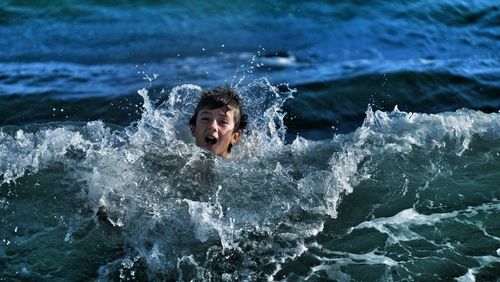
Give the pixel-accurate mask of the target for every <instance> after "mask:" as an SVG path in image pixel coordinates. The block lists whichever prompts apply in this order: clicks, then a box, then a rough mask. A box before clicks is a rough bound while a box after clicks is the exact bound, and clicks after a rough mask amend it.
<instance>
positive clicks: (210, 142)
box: [205, 136, 217, 145]
mask: <svg viewBox="0 0 500 282" xmlns="http://www.w3.org/2000/svg"><path fill="white" fill-rule="evenodd" d="M205 143H207V144H208V145H214V144H215V143H217V138H215V137H213V136H207V137H205Z"/></svg>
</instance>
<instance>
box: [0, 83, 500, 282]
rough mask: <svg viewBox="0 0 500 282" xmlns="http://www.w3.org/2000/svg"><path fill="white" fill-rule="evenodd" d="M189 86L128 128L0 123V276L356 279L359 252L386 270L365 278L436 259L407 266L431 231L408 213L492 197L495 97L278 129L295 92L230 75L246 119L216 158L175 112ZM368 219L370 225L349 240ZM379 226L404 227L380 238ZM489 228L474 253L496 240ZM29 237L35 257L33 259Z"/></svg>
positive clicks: (187, 99) (188, 99)
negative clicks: (475, 103)
mask: <svg viewBox="0 0 500 282" xmlns="http://www.w3.org/2000/svg"><path fill="white" fill-rule="evenodd" d="M200 91H201V88H200V87H198V86H196V85H183V86H179V87H176V88H174V89H173V90H172V91H171V93H169V95H168V99H167V100H166V101H165V102H164V103H162V104H160V105H158V106H155V104H154V103H152V101H151V100H150V98H149V97H148V91H147V90H145V89H143V90H141V91H139V94H140V96H142V98H143V100H144V102H143V108H142V116H141V118H140V119H139V120H138V121H137V122H135V123H133V124H130V125H128V126H126V127H116V126H112V125H109V124H106V123H103V122H100V121H92V122H88V123H48V124H33V125H25V126H8V127H6V126H4V127H2V128H1V130H0V144H1V146H0V156H1V158H0V175H1V178H0V179H1V181H2V183H3V184H2V185H1V189H0V207H1V208H0V212H1V214H2V221H3V222H4V223H5V228H3V229H2V230H1V231H0V235H1V237H2V238H5V240H4V241H3V243H2V244H0V255H1V257H2V260H3V261H4V262H5V265H6V266H7V267H6V269H5V270H2V271H3V272H2V276H4V277H10V278H12V279H14V278H20V277H29V278H40V279H42V278H43V279H51V278H56V277H66V278H68V277H70V278H71V277H73V278H74V277H81V276H82V275H83V276H84V278H83V279H89V278H94V279H95V278H97V279H101V280H114V279H148V280H157V279H160V280H164V279H180V280H187V279H202V280H211V279H214V280H220V279H225V280H228V279H229V280H232V279H247V280H262V279H282V278H286V277H288V278H293V277H302V278H306V277H309V278H313V277H317V278H321V277H323V278H327V277H329V278H335V279H337V278H341V277H344V278H346V277H351V278H352V279H354V280H357V279H360V280H362V279H363V278H362V277H360V276H359V274H358V273H366V272H360V271H357V270H358V268H357V267H359V266H360V265H367V264H368V265H373V267H376V268H377V269H382V270H383V271H382V272H380V271H374V272H370V273H371V275H373V276H371V277H372V278H374V277H375V278H377V279H381V278H383V277H387V276H386V275H396V274H388V273H397V275H404V274H405V273H406V274H408V275H410V276H414V275H421V273H428V269H429V267H431V265H432V262H433V260H432V258H427V257H422V259H421V261H422V262H428V264H424V265H423V266H422V268H418V267H417V268H415V267H411V264H412V263H415V261H414V260H413V259H408V260H404V259H402V258H401V257H400V256H401V255H404V252H403V251H401V252H400V251H397V249H396V250H393V249H391V248H392V247H391V246H394V247H403V246H402V244H404V243H405V242H410V243H412V242H418V239H419V238H421V237H425V238H427V237H426V236H429V235H426V234H427V233H425V232H427V231H426V230H423V231H420V230H414V229H413V226H417V227H418V226H423V227H426V226H431V227H432V226H436V225H438V224H440V222H441V221H440V220H447V219H449V218H451V216H447V215H454V214H455V213H456V214H457V215H460V214H463V212H462V211H464V210H468V208H467V207H468V206H477V207H481V205H485V207H489V206H491V205H493V207H496V205H497V203H496V201H497V200H495V199H498V198H499V197H500V194H498V193H499V191H498V189H495V188H494V187H496V186H495V185H496V184H495V183H497V182H498V177H499V175H498V163H500V162H499V158H500V155H499V150H500V143H499V140H500V135H499V132H500V131H499V130H498V129H499V127H500V113H498V112H496V113H484V112H481V111H475V110H468V109H462V110H458V111H455V112H444V113H436V114H425V113H414V112H402V111H399V110H398V109H397V108H396V109H394V110H393V111H390V112H385V111H373V110H371V109H368V110H367V111H366V114H365V115H366V116H365V118H364V122H363V124H362V125H361V126H359V127H358V128H356V130H354V131H353V132H351V133H347V134H340V133H337V134H335V135H334V136H333V137H332V138H330V139H325V140H320V141H313V140H310V139H305V138H303V137H297V138H296V139H295V140H293V142H290V143H288V142H285V139H286V126H285V124H284V120H283V119H284V112H283V110H282V109H283V106H284V105H285V103H287V101H290V99H291V96H292V95H293V91H292V90H290V89H288V88H286V87H284V86H282V87H276V86H273V85H271V84H270V83H269V82H268V81H266V80H258V81H255V82H253V83H250V84H248V85H243V86H240V87H239V91H240V92H241V93H242V97H244V103H245V105H246V106H247V109H248V112H249V114H250V116H251V117H253V119H252V120H251V121H250V124H249V127H250V132H249V133H248V134H246V135H245V137H244V138H243V139H242V140H241V143H240V144H238V145H237V146H235V148H234V149H233V150H234V152H233V158H232V159H231V160H228V161H225V160H221V159H219V158H217V157H214V156H212V155H211V154H209V153H207V152H205V151H204V150H202V149H200V148H198V147H196V146H195V145H194V144H193V142H192V140H191V137H190V132H189V129H188V127H187V125H186V122H185V121H186V120H187V119H188V117H189V115H190V113H191V112H192V111H193V109H194V106H195V101H196V100H197V97H198V96H199V93H200ZM353 207H356V208H354V209H353ZM409 209H410V211H411V212H408V211H409ZM480 210H481V208H478V209H477V211H480ZM486 210H490V211H491V213H488V215H484V214H483V215H480V216H478V217H475V218H474V220H475V221H474V222H476V223H475V224H476V225H474V226H477V227H473V228H472V229H474V228H476V229H474V230H477V228H483V226H484V228H486V230H490V229H491V228H493V229H491V230H494V228H496V227H495V226H496V223H495V222H492V221H491V220H490V219H489V217H488V216H490V215H491V216H492V217H494V216H496V213H497V212H496V211H497V210H498V209H496V208H494V209H486ZM102 212H105V213H106V217H105V219H104V220H99V215H100V214H102ZM415 213H418V214H422V215H425V214H443V215H445V216H439V215H437V216H435V217H434V216H429V217H428V218H427V217H425V216H420V217H418V216H414V217H412V215H415ZM30 215H31V216H30ZM471 215H473V214H472V213H471ZM464 216H465V217H464V218H463V220H465V219H466V218H469V216H468V215H467V214H464ZM384 218H386V219H384ZM399 218H410V219H411V220H413V221H409V222H408V225H407V226H412V232H414V233H408V234H410V235H408V236H406V237H404V236H405V232H406V231H405V229H404V228H403V227H398V224H399V223H400V222H401V220H399ZM414 218H419V219H418V221H415V220H416V219H414ZM459 218H460V216H459ZM364 222H365V223H364ZM453 222H455V221H452V222H451V223H450V224H451V225H449V226H448V225H446V226H447V227H446V228H445V230H443V231H442V232H445V231H446V233H432V236H434V238H435V239H433V240H434V241H446V240H447V239H446V238H447V237H446V236H447V235H440V234H449V232H453V231H452V230H453V228H454V227H453ZM458 222H461V221H458ZM384 228H385V229H384ZM393 228H396V230H401V231H400V232H399V231H391V230H393ZM402 228H403V229H402ZM373 229H375V231H373ZM366 230H368V231H369V234H371V235H370V236H371V237H370V238H371V239H370V240H365V241H364V242H365V243H364V244H361V245H359V247H356V246H357V244H356V242H357V240H358V238H360V237H358V234H360V232H361V233H363V234H364V233H365V231H366ZM377 230H378V231H377ZM386 230H389V231H386ZM379 231H380V232H381V234H382V235H383V234H389V235H391V236H393V237H394V238H399V241H398V240H393V241H390V244H388V245H386V244H385V242H386V240H385V239H384V238H385V237H384V236H378V235H377V233H376V232H379ZM488 233H490V231H485V232H484V234H483V235H481V238H483V239H485V240H486V239H487V238H490V237H489V235H488ZM411 234H413V235H411ZM106 236H108V237H106ZM463 236H465V237H467V238H468V236H469V235H467V234H466V233H464V234H463ZM473 236H479V235H478V233H477V232H475V233H474V235H473ZM362 237H363V236H361V238H362ZM103 238H107V239H103ZM471 238H472V237H471ZM332 240H333V241H332ZM429 240H430V239H429ZM488 240H490V241H489V242H490V243H488V244H486V245H484V247H483V248H482V250H483V251H481V252H479V253H478V255H480V256H484V255H485V254H486V253H489V252H492V251H493V252H494V251H495V250H496V248H497V245H496V244H495V243H494V242H495V241H494V240H491V239H488ZM47 242H50V243H47ZM53 242H54V243H53ZM55 242H64V243H57V244H56V243H55ZM384 245H385V246H386V247H383V246H384ZM348 246H352V247H348ZM361 246H364V247H361ZM447 246H448V244H444V243H443V244H436V247H435V249H437V250H441V251H444V252H446V251H448V250H449V248H448V247H447ZM457 246H458V245H457ZM463 246H466V247H465V248H463V249H456V250H455V251H454V254H450V255H449V256H448V255H447V256H448V259H449V262H446V261H441V262H440V264H441V265H444V266H446V267H448V266H449V265H450V264H451V265H454V264H455V261H457V260H458V261H460V260H462V259H467V260H468V259H471V255H470V253H469V250H470V248H471V247H469V245H468V243H467V244H465V245H463ZM421 248H422V247H421V246H420V245H419V244H416V245H414V246H412V252H416V253H418V252H422V251H423V250H422V249H421ZM27 250H30V253H32V254H33V256H35V255H36V254H38V255H40V256H41V257H46V259H43V260H34V262H32V261H33V260H30V257H31V256H30V257H28V258H26V257H25V256H24V255H23V254H24V253H25V252H26V251H27ZM374 250H375V251H374ZM416 253H415V254H414V256H417V254H416ZM48 254H50V255H48ZM68 256H70V258H71V259H69V260H67V259H66V258H68ZM83 258H86V259H85V260H83V261H85V263H82V259H83ZM472 259H473V260H477V261H483V262H482V264H481V266H480V267H478V266H477V264H468V265H470V275H478V277H479V276H480V275H483V276H484V275H486V277H488V276H487V275H488V272H487V271H488V269H489V268H491V267H493V265H494V264H495V263H497V262H496V261H497V260H496V259H493V260H491V261H490V262H487V263H484V260H481V257H477V258H472ZM63 261H64V262H65V263H64V264H62V263H61V262H63ZM360 262H364V263H361V264H360ZM76 265H78V267H75V266H76ZM296 265H301V267H300V268H299V269H295V266H296ZM446 267H445V268H444V269H446ZM76 269H78V272H77V271H76ZM422 269H423V270H422ZM385 270H392V271H393V272H391V271H389V272H386V271H385ZM468 271H469V268H463V267H462V268H459V270H457V271H454V270H448V272H447V271H446V270H444V272H442V273H441V274H439V276H438V277H449V276H448V275H458V276H461V275H465V274H466V273H467V272H468ZM485 271H486V272H485ZM384 273H386V274H384ZM451 273H453V274H451ZM478 273H479V274H478ZM79 275H80V276H79ZM393 277H397V276H393ZM455 277H457V276H455Z"/></svg>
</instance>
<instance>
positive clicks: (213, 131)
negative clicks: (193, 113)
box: [191, 108, 243, 159]
mask: <svg viewBox="0 0 500 282" xmlns="http://www.w3.org/2000/svg"><path fill="white" fill-rule="evenodd" d="M234 115H235V111H234V110H232V109H229V110H227V109H224V108H217V109H213V110H209V109H202V110H200V111H199V113H198V116H197V118H196V126H195V127H193V128H191V133H192V134H193V137H194V138H195V139H196V145H198V146H200V147H203V148H205V149H207V150H209V151H210V152H212V153H213V154H215V155H217V156H221V157H223V158H225V159H227V158H229V157H230V153H229V151H228V148H229V145H230V144H232V145H235V144H236V143H237V142H238V141H239V140H240V137H241V135H242V133H243V131H242V130H237V131H234V126H235V122H234Z"/></svg>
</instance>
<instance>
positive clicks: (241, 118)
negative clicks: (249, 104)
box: [189, 85, 248, 132]
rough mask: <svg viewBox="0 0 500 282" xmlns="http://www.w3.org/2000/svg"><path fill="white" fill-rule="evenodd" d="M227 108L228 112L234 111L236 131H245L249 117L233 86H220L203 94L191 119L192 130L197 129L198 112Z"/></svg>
mask: <svg viewBox="0 0 500 282" xmlns="http://www.w3.org/2000/svg"><path fill="white" fill-rule="evenodd" d="M218 108H225V109H226V111H229V110H234V111H235V114H234V130H233V132H236V131H238V130H240V129H241V130H244V129H245V127H246V126H247V123H248V116H247V114H246V113H245V110H244V109H243V107H242V105H241V100H240V97H239V96H238V93H237V92H236V89H234V88H233V87H231V86H228V85H225V86H220V87H217V88H215V89H212V90H206V91H203V92H202V93H201V98H200V101H199V102H198V105H197V106H196V110H195V111H194V114H193V116H192V117H191V118H190V119H189V126H190V127H191V128H195V127H196V119H197V118H198V112H199V111H200V110H202V109H209V110H213V109H218Z"/></svg>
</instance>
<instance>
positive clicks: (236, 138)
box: [231, 129, 243, 145]
mask: <svg viewBox="0 0 500 282" xmlns="http://www.w3.org/2000/svg"><path fill="white" fill-rule="evenodd" d="M241 135H243V130H241V129H239V130H238V131H235V132H233V134H232V135H231V145H234V144H236V143H238V141H239V140H240V138H241Z"/></svg>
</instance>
